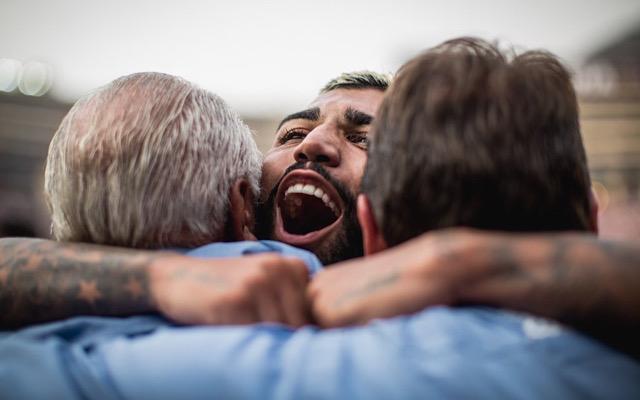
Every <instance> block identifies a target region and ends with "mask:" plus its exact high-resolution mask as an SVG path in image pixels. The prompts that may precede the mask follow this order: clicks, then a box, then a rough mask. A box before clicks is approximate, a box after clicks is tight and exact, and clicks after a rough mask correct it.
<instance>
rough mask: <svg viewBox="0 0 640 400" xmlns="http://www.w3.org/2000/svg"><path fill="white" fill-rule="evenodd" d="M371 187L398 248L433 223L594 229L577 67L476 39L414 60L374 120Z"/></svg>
mask: <svg viewBox="0 0 640 400" xmlns="http://www.w3.org/2000/svg"><path fill="white" fill-rule="evenodd" d="M374 131H375V134H374V138H373V143H372V146H371V148H370V155H369V162H368V164H367V168H366V171H365V175H364V178H363V182H362V190H363V192H365V193H366V194H367V195H368V196H369V198H370V200H371V202H372V207H373V209H374V213H375V215H376V219H377V221H378V223H379V224H380V227H381V229H382V232H383V235H384V237H385V239H386V240H387V241H388V242H389V244H390V245H394V244H398V243H400V242H403V241H405V240H408V239H410V238H412V237H414V236H417V235H419V234H420V233H423V232H425V231H428V230H432V229H438V228H445V227H452V226H468V227H474V228H479V229H492V230H506V231H546V230H549V231H558V230H588V229H589V227H590V220H589V215H590V201H589V190H590V180H589V175H588V170H587V162H586V156H585V152H584V148H583V145H582V139H581V137H580V127H579V122H578V109H577V101H576V96H575V92H574V89H573V86H572V84H571V79H570V75H569V72H568V71H567V70H566V69H565V68H564V67H563V66H562V64H561V63H560V62H559V61H558V60H557V59H556V58H555V57H554V56H553V55H552V54H550V53H547V52H543V51H530V52H526V53H523V54H521V55H519V56H512V57H509V56H508V55H506V54H504V53H503V52H501V51H500V50H499V49H498V48H497V47H496V46H494V45H492V44H490V43H488V42H486V41H483V40H480V39H474V38H460V39H454V40H451V41H448V42H445V43H443V44H442V45H440V46H437V47H435V48H433V49H431V50H428V51H427V52H425V53H423V54H421V55H419V56H417V57H416V58H414V59H412V60H411V61H409V62H408V63H407V64H405V65H404V66H403V67H402V68H401V69H400V71H399V72H398V74H397V75H396V77H395V78H394V82H393V84H392V85H391V87H390V88H389V90H388V91H387V96H386V98H385V100H384V101H383V104H382V105H381V107H380V110H379V112H378V116H377V118H376V121H375V123H374Z"/></svg>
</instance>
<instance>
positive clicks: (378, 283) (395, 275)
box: [335, 270, 400, 307]
mask: <svg viewBox="0 0 640 400" xmlns="http://www.w3.org/2000/svg"><path fill="white" fill-rule="evenodd" d="M398 279H400V273H399V272H398V271H397V270H392V271H390V272H389V273H388V274H386V275H384V276H381V277H375V278H374V279H371V280H369V281H367V282H365V284H364V285H363V286H361V287H359V288H357V289H354V290H351V291H349V292H347V293H345V294H343V295H342V296H340V297H339V298H338V299H337V300H336V302H335V306H336V307H340V306H342V305H344V304H345V303H347V302H349V301H352V300H355V299H357V298H360V297H364V296H367V295H370V294H372V293H373V292H375V291H379V290H382V289H384V288H387V287H389V286H390V285H393V284H395V283H396V282H398Z"/></svg>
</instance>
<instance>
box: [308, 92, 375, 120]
mask: <svg viewBox="0 0 640 400" xmlns="http://www.w3.org/2000/svg"><path fill="white" fill-rule="evenodd" d="M383 96H384V92H383V91H381V90H378V89H335V90H332V91H330V92H327V93H322V94H321V95H320V96H318V97H317V98H316V99H315V100H313V101H312V102H311V104H309V108H314V107H318V108H319V109H320V115H322V116H325V117H326V116H329V115H330V114H333V113H341V112H343V111H344V110H345V109H347V108H353V109H356V110H358V111H362V112H364V113H367V114H369V115H375V114H376V111H378V107H379V106H380V103H381V102H382V98H383Z"/></svg>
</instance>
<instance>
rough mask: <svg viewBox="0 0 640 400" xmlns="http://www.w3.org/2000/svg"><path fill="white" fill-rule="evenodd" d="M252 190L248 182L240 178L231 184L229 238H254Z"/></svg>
mask: <svg viewBox="0 0 640 400" xmlns="http://www.w3.org/2000/svg"><path fill="white" fill-rule="evenodd" d="M253 200H254V199H253V192H252V191H251V186H250V185H249V182H248V181H247V180H246V179H244V178H240V179H238V180H236V181H235V182H234V183H233V186H231V193H229V230H228V232H229V236H230V237H229V238H228V239H230V240H256V237H255V236H254V234H253V226H254V223H255V215H254V210H253V204H254V203H253Z"/></svg>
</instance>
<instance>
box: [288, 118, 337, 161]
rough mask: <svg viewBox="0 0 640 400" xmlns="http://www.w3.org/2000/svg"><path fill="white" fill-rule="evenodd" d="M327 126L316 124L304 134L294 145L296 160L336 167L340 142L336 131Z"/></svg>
mask: <svg viewBox="0 0 640 400" xmlns="http://www.w3.org/2000/svg"><path fill="white" fill-rule="evenodd" d="M328 128H329V127H323V126H318V127H316V129H314V130H312V131H311V132H309V133H308V134H307V136H305V138H304V139H303V140H302V142H300V144H299V145H298V147H296V150H295V153H294V157H295V159H296V161H298V162H305V161H313V162H317V163H320V164H324V165H325V166H328V167H337V166H338V165H339V164H340V143H339V140H338V139H337V137H336V133H335V132H331V131H330V129H328Z"/></svg>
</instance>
